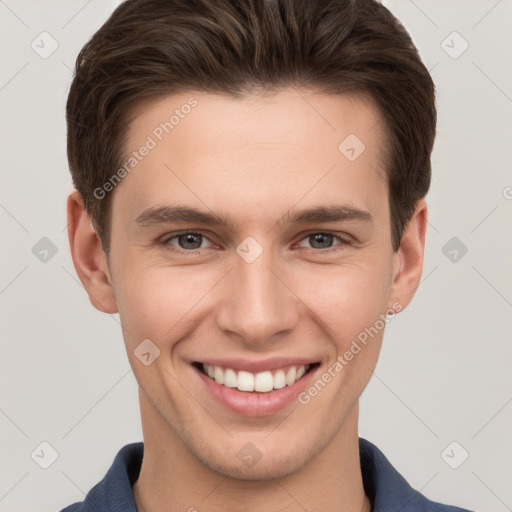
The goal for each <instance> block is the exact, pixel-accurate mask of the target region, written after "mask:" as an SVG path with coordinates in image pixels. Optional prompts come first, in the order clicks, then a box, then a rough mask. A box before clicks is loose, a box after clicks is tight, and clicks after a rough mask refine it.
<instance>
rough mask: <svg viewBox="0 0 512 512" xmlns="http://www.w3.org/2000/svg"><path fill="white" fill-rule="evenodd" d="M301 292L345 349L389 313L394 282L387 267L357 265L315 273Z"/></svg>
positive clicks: (306, 281) (305, 283) (304, 281)
mask: <svg viewBox="0 0 512 512" xmlns="http://www.w3.org/2000/svg"><path fill="white" fill-rule="evenodd" d="M298 289H299V290H302V291H300V292H298V294H299V293H300V296H301V297H307V300H305V301H304V302H306V303H307V304H308V306H309V308H310V309H311V310H312V311H313V312H314V313H315V314H316V316H317V317H318V318H319V319H320V320H321V321H322V322H323V324H324V325H325V326H326V327H327V328H329V333H330V335H331V336H333V337H334V338H335V339H336V340H337V343H338V344H339V345H340V347H339V348H340V349H344V347H345V345H347V344H349V345H350V342H351V341H352V340H353V339H355V338H357V336H358V335H359V333H360V332H362V331H364V329H365V328H369V327H371V326H373V325H374V324H375V322H376V321H377V320H378V319H379V315H381V314H382V313H383V312H385V311H386V308H387V302H388V295H389V290H390V283H389V279H388V277H387V272H386V267H385V266H384V265H379V264H375V262H374V263H373V264H370V263H368V264H364V263H358V264H355V263H354V264H347V265H343V266H340V267H337V268H336V267H331V268H329V269H327V270H326V271H324V272H316V273H312V274H311V275H310V276H309V278H308V279H307V280H305V279H303V280H302V284H301V285H300V287H298Z"/></svg>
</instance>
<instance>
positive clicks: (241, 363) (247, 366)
mask: <svg viewBox="0 0 512 512" xmlns="http://www.w3.org/2000/svg"><path fill="white" fill-rule="evenodd" d="M196 362H199V363H204V364H207V365H209V366H220V367H222V368H232V369H233V370H243V371H246V372H250V373H259V372H264V371H265V370H278V369H279V368H284V367H285V366H301V365H307V364H314V363H316V362H318V361H316V360H313V359H306V358H297V357H273V358H271V359H265V360H262V361H250V360H249V359H242V358H233V359H202V360H201V361H196Z"/></svg>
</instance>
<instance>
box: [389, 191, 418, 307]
mask: <svg viewBox="0 0 512 512" xmlns="http://www.w3.org/2000/svg"><path fill="white" fill-rule="evenodd" d="M426 232H427V202H426V201H425V199H420V200H419V201H418V202H417V204H416V208H415V210H414V213H413V214H412V216H411V218H410V220H409V222H408V223H407V224H406V226H405V229H404V233H403V235H402V240H401V242H400V247H399V248H398V251H397V252H396V253H395V255H394V256H395V265H394V268H393V278H392V279H393V280H392V284H391V293H390V304H388V307H390V308H392V307H393V306H392V304H393V303H395V304H396V303H397V302H398V304H400V306H401V309H405V308H406V307H407V306H408V305H409V303H410V302H411V300H412V298H413V297H414V294H415V293H416V290H417V289H418V286H419V284H420V279H421V274H422V271H423V256H424V252H425V236H426ZM394 309H396V308H394ZM397 312H398V311H397Z"/></svg>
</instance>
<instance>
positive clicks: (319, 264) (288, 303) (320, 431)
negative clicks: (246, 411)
mask: <svg viewBox="0 0 512 512" xmlns="http://www.w3.org/2000/svg"><path fill="white" fill-rule="evenodd" d="M191 96H193V97H194V98H196V100H197V101H198V105H197V106H196V107H195V108H194V109H193V110H192V111H191V112H190V114H188V115H187V116H186V117H185V118H184V119H182V120H180V123H179V125H177V126H176V127H175V128H174V130H173V131H172V132H171V133H170V134H169V135H167V136H165V137H164V139H163V140H162V142H160V143H159V144H158V145H157V147H156V148H154V149H152V150H151V151H150V153H149V154H148V155H147V156H146V157H145V158H144V159H143V160H142V161H141V162H140V163H139V164H138V165H137V167H136V168H135V169H134V170H133V171H132V172H131V173H130V174H128V175H127V176H126V177H125V178H124V179H123V180H122V181H121V183H120V184H119V185H117V187H115V189H114V191H113V192H112V194H113V197H112V201H113V202H112V212H113V217H112V219H113V221H112V238H111V254H110V257H109V260H108V262H107V258H106V256H105V253H104V252H103V250H102V246H101V244H100V241H99V239H98V237H97V235H96V233H95V232H94V230H93V228H92V225H91V223H90V221H89V218H88V216H87V213H86V212H85V211H84V208H83V201H82V199H81V197H80V195H79V194H78V192H76V191H75V192H73V193H72V194H70V196H69V198H68V221H69V226H70V227H69V240H70V247H71V253H72V257H73V261H74V265H75V268H76V271H77V273H78V275H79V277H80V279H81V281H82V283H83V285H84V286H85V288H86V290H87V292H88V294H89V298H90V300H91V302H92V304H93V305H94V306H95V307H96V308H97V309H99V310H100V311H104V312H106V313H116V312H119V315H120V320H121V324H122V326H123V333H124V340H125V344H126V349H127V355H128V358H129V361H130V364H131V366H132V369H133V372H134V374H135V376H136V378H137V381H138V383H139V399H140V408H141V416H142V427H143V433H144V443H145V452H144V460H143V463H142V468H141V473H140V477H139V479H138V480H137V482H136V483H135V485H134V495H135V500H136V504H137V507H138V509H139V510H140V511H141V512H153V511H163V510H166V511H178V510H179V511H187V510H190V511H193V510H194V508H195V509H196V510H198V511H201V510H208V511H209V512H217V511H222V512H226V511H235V510H240V507H241V506H242V504H243V508H244V510H246V511H248V512H259V511H268V510H282V511H299V510H300V511H303V510H304V509H306V510H308V511H310V512H314V511H318V512H319V511H325V510H336V511H343V512H360V511H362V510H364V511H368V510H370V502H369V500H368V498H367V497H366V496H365V494H364V489H363V486H362V477H361V469H360V461H359V451H358V430H357V426H358V399H359V397H360V395H361V393H362V392H363V390H364V388H365V387H366V385H367V383H368V381H369V379H370V377H371V375H372V370H373V368H375V365H376V362H377V358H378V355H379V351H380V348H381V342H382V335H383V332H384V330H380V331H379V334H378V335H377V336H375V337H374V338H373V339H371V341H370V342H369V343H368V344H367V345H366V346H365V347H364V348H363V349H362V350H361V351H360V352H359V353H358V354H357V355H355V356H354V358H353V359H352V360H351V361H349V362H348V364H347V365H346V366H344V368H343V370H342V371H341V372H339V373H338V374H337V376H336V377H335V378H334V379H332V380H331V382H330V383H329V384H328V385H327V386H325V388H324V389H322V391H321V392H320V393H318V395H317V396H315V397H314V399H312V400H311V401H310V402H309V403H308V404H305V405H304V404H301V403H299V402H298V401H294V402H293V403H292V404H291V405H290V406H288V407H287V408H286V409H285V410H283V411H280V412H279V413H276V414H273V415H270V416H265V417H260V418H249V417H246V416H243V415H240V414H235V413H233V412H231V411H229V410H226V409H224V408H223V407H221V406H219V405H218V404H217V403H216V402H214V401H213V399H212V397H211V396H210V395H209V394H208V393H207V392H206V391H205V390H204V389H203V386H202V383H201V382H200V380H199V378H198V377H197V375H196V374H195V370H193V369H192V368H191V366H190V362H191V361H201V360H202V359H204V358H206V357H208V358H215V357H219V358H222V357H226V356H228V355H229V356H232V357H236V356H239V357H245V358H247V359H258V360H259V359H266V358H269V357H272V356H296V355H297V354H300V355H301V356H304V357H309V358H310V359H311V360H312V361H319V362H320V363H321V368H320V369H319V372H320V373H319V375H322V374H323V373H324V372H325V371H326V370H327V368H329V367H330V366H332V364H333V363H334V362H335V361H336V358H337V357H338V356H343V354H344V353H345V352H346V351H347V350H348V349H349V347H350V345H351V342H352V341H353V340H355V339H356V338H357V336H358V334H359V333H361V332H362V331H364V329H365V328H368V327H370V326H373V325H375V322H376V320H377V319H378V318H379V315H380V314H383V313H385V312H386V310H388V309H389V308H392V307H393V306H395V308H396V305H397V304H399V307H400V309H404V308H405V307H407V305H408V304H409V302H410V300H411V298H412V297H413V295H414V293H415V290H416V288H417V286H418V284H419V280H420V277H421V271H422V265H423V253H424V243H425V232H426V222H427V207H426V203H425V200H420V201H419V202H418V203H417V207H416V210H415V212H414V214H413V216H412V218H411V220H410V221H409V222H408V224H407V226H406V229H405V232H404V235H403V237H402V240H401V245H400V248H399V250H398V251H397V252H394V251H393V249H392V246H391V226H390V217H389V203H388V193H387V184H386V180H385V174H384V170H383V169H384V160H383V156H384V153H383V148H384V140H385V139H384V137H383V133H382V131H381V129H382V126H383V123H381V122H379V121H380V115H379V111H378V109H377V107H376V105H375V104H374V103H373V101H372V100H371V99H370V98H367V97H363V96H356V95H351V96H347V95H343V96H334V95H327V94H320V93H316V92H314V91H306V90H297V89H291V88H290V89H285V90H282V91H280V92H279V93H278V94H276V95H265V96H256V95H253V96H250V97H246V98H245V99H243V100H242V99H231V98H228V97H224V96H220V95H213V94H205V93H194V94H192V93H187V94H179V95H172V96H168V97H165V98H164V99H159V100H158V101H153V102H150V103H148V104H146V105H144V108H141V109H139V110H138V111H137V112H136V115H135V117H134V119H133V121H132V123H131V124H130V126H129V129H128V132H127V143H128V145H127V147H128V148H130V150H135V149H137V148H139V147H140V146H141V145H142V144H143V143H144V142H145V140H146V137H147V136H148V135H149V134H151V132H152V130H153V129H154V128H155V126H158V124H159V123H160V122H162V121H163V120H165V119H166V118H167V119H168V117H169V114H168V113H169V112H172V111H174V110H175V109H176V108H179V107H180V106H181V105H183V104H184V103H185V102H186V101H187V99H188V98H190V97H191ZM351 133H353V134H356V135H357V137H358V138H359V139H360V140H361V141H363V142H364V144H365V146H366V149H365V151H364V152H363V153H362V154H361V155H360V156H359V157H358V158H357V159H356V160H355V161H353V162H351V161H349V160H348V159H347V158H346V157H345V156H344V155H343V154H341V152H340V151H339V150H338V145H339V144H340V142H342V141H343V140H344V139H345V137H347V135H348V134H351ZM177 203H179V204H180V205H187V206H192V207H196V208H199V209H201V210H204V211H207V212H211V211H213V212H215V213H221V214H223V215H226V216H229V217H230V218H231V219H232V221H233V227H232V229H228V228H226V227H218V226H203V225H200V224H197V223H191V222H186V223H183V222H180V223H172V224H162V225H153V226H149V227H148V226H138V225H137V224H136V223H135V222H134V219H136V218H137V216H138V215H139V214H140V213H141V212H142V211H144V210H145V209H147V208H149V207H152V206H155V205H157V206H162V205H169V204H177ZM325 205H349V206H351V207H357V208H359V209H361V210H364V211H366V212H368V213H370V215H371V221H369V222H368V221H361V220H341V221H331V222H327V223H319V222H310V223H307V224H304V225H303V224H300V225H298V224H290V223H287V222H284V223H282V224H278V223H277V222H278V221H279V220H280V219H283V215H284V214H286V213H287V212H291V213H294V212H296V211H298V210H300V209H304V208H309V207H314V206H325ZM182 230H192V231H194V232H200V233H201V234H203V235H204V237H203V238H201V237H199V238H198V243H197V244H196V245H194V246H190V245H188V246H187V245H186V240H185V241H182V242H181V245H180V239H179V238H178V237H175V238H173V239H171V240H169V237H170V236H171V235H172V234H173V233H176V232H180V231H182ZM325 231H328V232H332V233H334V234H335V235H336V236H335V237H333V238H332V239H329V238H328V239H327V241H324V242H323V245H321V244H320V245H318V242H317V244H316V245H314V244H315V241H316V240H317V239H316V238H315V237H311V236H309V235H311V234H314V233H319V232H320V233H322V232H325ZM247 236H251V237H253V238H254V239H255V240H256V241H257V242H258V243H259V245H260V246H261V247H262V249H263V252H262V254H261V255H260V256H259V257H258V258H257V259H256V260H255V261H253V262H252V263H247V262H246V261H245V260H244V259H242V258H241V257H240V256H239V255H238V253H237V252H236V248H237V246H238V245H239V244H240V243H241V242H242V241H243V240H244V239H245V238H246V237H247ZM337 236H340V237H344V238H343V239H344V240H345V241H347V240H348V243H346V242H345V243H343V242H342V241H341V239H338V238H337ZM165 239H167V247H169V246H170V247H171V249H175V251H172V250H170V249H169V248H167V249H166V248H165V245H162V244H160V245H159V242H161V241H162V240H165ZM199 244H201V245H200V249H195V247H198V246H199ZM189 247H192V248H189ZM187 251H188V252H187ZM147 338H149V339H151V340H152V342H153V343H154V344H155V345H156V346H158V348H159V349H160V356H159V357H158V358H157V359H155V361H154V362H153V363H152V364H150V365H149V366H145V365H144V364H141V362H140V361H139V360H138V358H137V357H136V356H135V354H134V350H135V349H136V348H137V346H138V345H139V344H140V343H141V341H142V340H144V339H147ZM247 442H251V443H253V444H254V445H255V446H256V447H257V449H258V450H259V452H260V453H261V458H260V460H259V461H258V462H257V463H256V464H254V465H253V466H250V467H249V466H247V465H244V464H242V463H241V461H240V460H239V459H238V457H237V452H238V451H239V450H240V448H241V447H242V446H244V445H245V444H246V443H247ZM192 507H194V508H192Z"/></svg>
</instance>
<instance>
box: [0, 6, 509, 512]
mask: <svg viewBox="0 0 512 512" xmlns="http://www.w3.org/2000/svg"><path fill="white" fill-rule="evenodd" d="M384 3H385V5H386V6H388V8H389V9H390V10H391V11H392V12H393V13H394V14H395V15H397V16H398V17H399V19H401V21H402V22H403V23H404V25H405V27H406V28H407V29H408V31H409V32H410V33H411V35H412V37H413V39H414V42H415V43H416V44H417V46H418V48H419V50H420V53H421V55H422V58H423V60H424V62H425V64H426V65H427V67H428V68H429V69H430V70H431V73H432V75H433V78H434V81H435V82H436V85H437V89H438V108H439V127H438V138H437V142H436V146H435V150H434V154H433V173H434V177H433V184H432V189H431V192H430V193H429V195H428V200H429V205H430V223H429V230H428V235H427V250H426V260H425V267H424V274H423V279H422V283H421V285H420V287H419V289H418V292H417V295H416V298H415V299H414V301H413V302H412V304H411V306H410V307H409V308H408V309H407V310H406V311H404V312H402V313H401V314H400V315H399V316H398V317H396V319H395V320H393V321H392V322H391V323H390V324H389V326H388V327H387V332H386V335H385V338H384V346H383V350H382V353H381V359H380V361H379V364H378V366H377V368H376V371H375V374H374V377H373V378H372V380H371V382H370V384H369V386H368V388H367V390H366V391H365V393H364V394H363V397H362V399H361V422H360V434H361V436H363V437H366V438H367V439H369V440H371V441H372V442H374V443H375V444H377V445H378V446H379V447H380V449H381V450H382V451H383V452H384V453H385V454H386V455H387V457H388V458H389V459H390V460H391V462H392V463H393V464H394V465H395V467H396V468H397V469H398V470H399V471H400V472H401V473H402V474H403V475H404V476H405V477H406V478H407V480H408V481H409V483H410V484H411V485H412V486H413V487H415V488H417V489H420V490H421V491H422V492H423V493H424V494H425V495H426V496H428V497H429V498H431V499H434V500H437V501H441V502H446V503H451V504H457V505H459V506H464V507H467V508H471V509H473V510H477V511H486V512H490V511H496V512H503V511H506V510H512V508H511V507H512V486H511V485H510V482H511V481H512V456H511V455H512V439H511V432H512V429H511V423H512V422H511V420H512V386H511V380H512V378H511V375H512V372H511V369H512V368H511V367H512V364H511V362H512V357H511V355H512V354H511V352H512V349H511V344H510V339H511V336H510V335H511V332H512V321H511V320H512V316H511V308H512V286H511V284H512V283H511V281H512V272H511V267H510V261H511V253H512V250H511V249H512V247H511V246H512V242H511V236H510V233H511V224H512V222H511V220H512V217H511V209H512V199H511V198H512V175H511V172H510V166H511V160H512V158H511V157H512V155H511V151H510V144H511V141H512V133H511V132H512V123H511V107H512V84H511V77H512V71H511V66H510V63H511V62H512V35H511V34H512V30H511V28H512V27H511V20H512V17H511V15H512V2H511V1H510V0H499V1H496V0H489V1H484V0H480V1H474V0H473V1H468V0H464V1H462V0H460V1H453V0H452V1H446V0H436V1H432V0H430V1H426V0H422V1H420V0H415V1H412V0H388V1H385V2H384ZM117 4H118V2H114V1H104V0H102V1H100V0H89V1H84V0H71V1H70V0H67V1H64V0H59V1H57V0H52V1H49V0H48V1H45V2H36V1H27V0H18V1H15V0H0V34H2V36H1V37H2V44H1V45H0V52H1V54H0V55H1V70H2V71H1V75H0V102H1V103H0V129H1V133H0V161H1V165H2V167H1V179H2V187H1V189H0V222H1V227H2V231H1V247H2V250H1V252H0V255H1V258H2V259H1V273H0V307H1V324H0V325H1V331H0V332H1V355H2V357H1V362H0V365H1V366H0V379H1V387H0V432H1V436H0V440H1V445H0V460H1V461H2V464H1V467H0V511H2V512H14V511H30V510H34V511H35V510H38V511H40V512H45V511H48V512H50V511H55V510H60V508H62V507H64V506H65V505H68V504H70V503H72V502H74V501H78V500H81V499H82V498H83V496H84V493H86V492H87V491H88V490H89V489H90V488H91V487H92V486H93V485H94V484H95V483H96V482H97V481H98V480H99V479H100V478H102V477H103V475H104V473H105V471H106V470H107V469H108V467H109V466H110V464H111V463H112V460H113V457H114V456H115V454H116V453H117V451H118V450H119V448H121V446H122V445H124V444H126V443H129V442H133V441H138V440H141V439H142V432H141V427H140V419H139V411H138V402H137V386H136V382H135V379H134V377H133V374H132V372H131V370H130V368H129V364H128V360H127V357H126V355H125V352H124V345H123V340H122V336H121V329H120V326H119V319H118V316H117V315H111V316H110V315H106V314H103V313H100V312H98V311H96V310H95V309H94V308H93V307H92V305H91V304H90V303H89V301H88V298H87V295H86V293H85V291H84V289H83V288H82V285H81V284H80V282H79V280H78V278H77V276H76V273H75V271H74V268H73V264H72V261H71V257H70V253H69V246H68V240H67V232H66V218H65V201H66V197H67V195H68V193H69V192H70V191H71V190H72V187H71V180H70V176H69V172H68V169H67V161H66V154H65V142H66V141H65V133H66V132H65V120H64V105H65V101H66V96H67V91H68V88H69V83H70V79H71V76H72V71H71V70H72V68H73V65H74V59H75V58H76V55H77V53H78V51H79V50H80V48H81V47H82V45H83V44H84V43H85V42H86V41H87V39H88V38H89V37H90V36H91V35H92V34H93V33H94V32H95V31H96V30H97V29H98V28H99V27H100V25H101V24H102V23H103V22H104V21H105V20H106V18H107V16H108V15H109V14H110V12H111V11H112V10H113V8H114V7H115V6H116V5H117ZM43 31H46V32H48V33H49V34H51V37H52V38H53V39H54V40H55V41H56V42H57V44H58V48H57V49H56V50H55V51H54V53H53V54H51V55H50V56H48V57H47V58H42V57H41V56H40V55H39V54H38V53H36V51H34V50H33V49H32V47H31V43H32V42H33V41H35V43H34V44H39V46H40V47H43V46H44V48H39V51H40V52H41V51H43V49H44V51H48V50H49V49H51V44H52V41H51V40H50V39H49V38H48V36H39V34H41V32H43ZM454 31H456V32H458V33H459V34H460V36H458V35H456V34H455V35H454V34H453V32H454ZM42 37H44V38H46V39H44V42H43V43H41V42H40V41H41V38H42ZM462 38H463V39H462ZM38 41H39V43H38ZM443 41H444V43H443ZM464 41H467V43H468V44H469V47H468V48H467V49H466V51H464V52H463V53H462V54H460V55H458V54H459V53H460V52H461V50H462V49H464V47H465V43H464ZM454 57H456V58H454ZM44 237H46V238H47V239H48V240H46V239H43V238H44ZM453 237H456V239H455V240H452V241H451V242H449V241H450V240H451V239H452V238H453ZM41 239H43V240H41ZM49 241H50V242H49ZM447 243H448V245H446V244H447ZM462 244H464V246H465V247H466V248H467V253H465V254H463V252H464V251H463V249H464V248H463V246H462ZM44 250H47V251H48V252H47V253H45V252H44ZM454 251H456V252H454ZM54 253H55V254H54ZM455 257H456V259H455V261H454V258H455ZM454 441H455V442H456V443H457V444H451V443H452V442H454ZM42 442H47V443H49V444H50V445H51V446H52V447H53V448H54V449H55V450H56V452H57V455H58V457H57V459H56V460H55V461H54V462H53V464H51V465H50V466H49V467H48V469H43V468H42V467H40V465H45V464H48V463H49V462H51V455H52V452H51V449H49V448H48V447H47V446H46V445H43V446H41V443H42ZM449 445H450V446H449ZM447 447H448V448H447ZM41 450H42V451H41ZM466 452H467V453H468V454H469V457H468V458H467V460H465V461H464V462H463V463H462V464H461V465H460V466H459V467H458V468H457V469H453V468H452V467H450V465H449V464H448V462H449V463H450V464H451V465H452V466H457V465H459V464H460V463H461V461H462V460H463V456H464V454H465V453H466ZM31 454H33V455H32V456H31ZM443 454H444V455H443ZM38 455H39V456H38Z"/></svg>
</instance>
